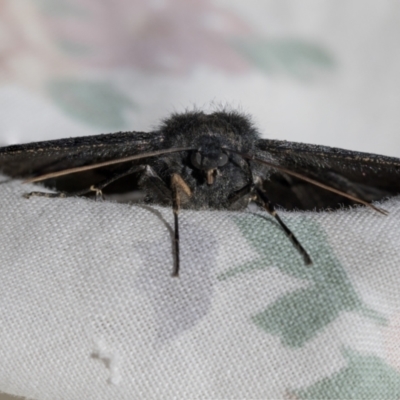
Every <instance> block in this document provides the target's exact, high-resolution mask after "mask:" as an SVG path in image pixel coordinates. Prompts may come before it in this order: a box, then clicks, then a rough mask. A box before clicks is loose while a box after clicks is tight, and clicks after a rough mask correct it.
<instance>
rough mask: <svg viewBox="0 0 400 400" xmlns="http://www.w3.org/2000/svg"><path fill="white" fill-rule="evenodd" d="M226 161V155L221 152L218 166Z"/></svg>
mask: <svg viewBox="0 0 400 400" xmlns="http://www.w3.org/2000/svg"><path fill="white" fill-rule="evenodd" d="M227 162H228V156H227V155H226V154H225V153H222V154H221V155H220V156H219V158H218V167H222V166H224V165H225V164H226V163H227Z"/></svg>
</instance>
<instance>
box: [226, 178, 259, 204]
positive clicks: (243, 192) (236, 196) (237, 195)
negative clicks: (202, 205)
mask: <svg viewBox="0 0 400 400" xmlns="http://www.w3.org/2000/svg"><path fill="white" fill-rule="evenodd" d="M253 190H254V184H253V183H249V184H248V185H246V186H244V187H242V188H241V189H239V190H238V191H236V192H234V193H233V194H232V195H231V196H229V198H228V204H227V208H228V209H229V210H235V209H236V208H237V207H235V205H236V203H238V202H239V201H240V200H243V199H244V198H245V197H246V196H247V195H248V194H249V193H251V192H252V191H253ZM251 200H253V199H252V197H251V196H249V198H248V202H250V201H251ZM239 206H240V205H239ZM240 208H241V207H240Z"/></svg>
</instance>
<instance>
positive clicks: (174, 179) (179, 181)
mask: <svg viewBox="0 0 400 400" xmlns="http://www.w3.org/2000/svg"><path fill="white" fill-rule="evenodd" d="M171 189H172V208H173V211H174V224H175V226H174V245H175V265H174V269H173V271H172V276H174V277H178V276H179V223H178V214H179V209H180V206H181V200H182V194H184V195H186V196H188V197H190V196H191V195H192V191H191V190H190V188H189V186H188V185H187V184H186V182H185V181H184V180H183V178H182V177H181V176H180V175H179V174H176V173H175V174H172V176H171Z"/></svg>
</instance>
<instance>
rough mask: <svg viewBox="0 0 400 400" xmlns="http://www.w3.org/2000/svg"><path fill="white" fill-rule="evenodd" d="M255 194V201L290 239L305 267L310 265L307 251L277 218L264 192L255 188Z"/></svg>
mask: <svg viewBox="0 0 400 400" xmlns="http://www.w3.org/2000/svg"><path fill="white" fill-rule="evenodd" d="M255 192H256V193H255V194H256V200H257V201H258V202H259V203H260V204H261V205H262V206H263V207H264V209H265V210H266V211H268V212H269V214H270V215H272V216H273V217H274V218H275V219H276V221H277V222H278V223H279V225H280V226H281V228H282V229H283V231H284V232H285V233H286V235H287V237H288V238H289V239H290V241H291V242H292V243H293V245H294V247H296V249H297V250H298V252H299V253H300V254H301V255H302V256H303V258H304V262H305V264H306V265H310V264H312V260H311V257H310V256H309V255H308V253H307V251H306V250H305V249H304V247H303V246H302V245H301V244H300V242H299V241H298V239H297V238H296V236H295V235H294V233H293V232H292V231H291V230H290V229H289V228H288V227H287V226H286V225H285V223H284V222H283V221H282V220H281V218H280V217H279V215H278V213H277V212H276V210H275V207H274V205H273V204H272V203H271V201H270V200H269V199H268V197H267V195H266V194H265V192H264V191H263V190H262V189H260V188H259V187H257V186H256V187H255Z"/></svg>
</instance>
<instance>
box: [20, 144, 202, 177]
mask: <svg viewBox="0 0 400 400" xmlns="http://www.w3.org/2000/svg"><path fill="white" fill-rule="evenodd" d="M190 150H196V149H194V148H191V147H178V148H174V149H167V150H158V151H152V152H150V153H145V154H138V155H135V156H129V157H124V158H118V159H116V160H110V161H104V162H101V163H97V164H92V165H85V166H83V167H75V168H68V169H63V170H61V171H56V172H50V173H48V174H43V175H40V176H36V177H34V178H29V179H26V180H25V181H24V182H23V183H33V182H40V181H44V180H46V179H50V178H57V177H59V176H64V175H69V174H74V173H76V172H82V171H88V170H91V169H95V168H101V167H106V166H108V165H113V164H119V163H123V162H127V161H135V160H140V159H142V158H148V157H156V156H161V155H163V154H171V153H179V152H180V151H190Z"/></svg>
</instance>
